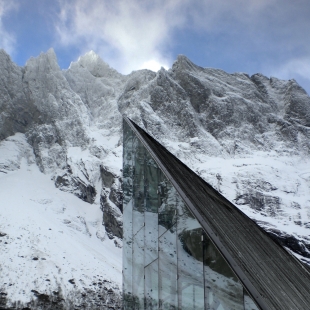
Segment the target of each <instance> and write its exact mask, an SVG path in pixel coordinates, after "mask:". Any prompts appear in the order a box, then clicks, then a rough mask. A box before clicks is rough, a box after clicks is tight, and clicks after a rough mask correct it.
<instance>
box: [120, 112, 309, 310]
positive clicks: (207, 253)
mask: <svg viewBox="0 0 310 310" xmlns="http://www.w3.org/2000/svg"><path fill="white" fill-rule="evenodd" d="M123 156H124V169H123V173H124V179H123V183H124V185H123V191H124V255H123V257H124V258H123V261H124V265H123V275H124V284H123V285H124V287H123V292H124V308H125V309H225V310H226V309H258V308H260V309H268V310H269V309H276V310H279V309H281V310H282V309H302V310H304V309H310V306H309V301H310V273H309V271H308V270H307V269H306V268H305V267H304V266H303V265H302V264H301V263H300V262H299V261H298V260H297V259H296V258H295V257H294V256H292V255H291V254H290V253H288V252H287V251H286V250H285V249H284V248H283V247H281V246H280V245H279V244H278V243H276V242H275V241H274V240H272V239H271V238H270V236H269V235H268V234H267V233H266V232H265V231H264V230H263V229H262V228H260V227H259V226H258V225H257V224H256V223H255V222H254V221H253V220H251V219H250V218H249V217H247V216H246V215H245V214H244V213H243V212H241V211H240V210H239V209H238V208H236V207H235V206H234V205H233V204H232V203H231V202H229V201H228V200H227V199H226V198H225V197H223V196H222V195H221V194H220V193H219V192H217V191H216V190H215V189H213V188H212V187H211V186H210V185H209V184H208V183H206V182H205V181H204V180H202V179H201V178H200V177H199V176H198V175H196V174H195V173H194V172H193V171H192V170H190V169H189V168H188V167H187V166H185V165H184V164H183V163H182V162H181V161H180V160H178V159H177V158H176V157H175V156H174V155H172V154H171V153H170V152H169V151H167V150H166V149H165V148H164V147H163V146H162V145H161V144H159V143H158V142H157V141H156V140H155V139H153V138H152V137H151V136H150V135H149V134H147V133H146V132H145V131H144V130H142V129H141V128H140V127H139V126H137V125H136V124H135V123H134V122H132V121H131V120H129V119H128V118H126V117H124V155H123ZM253 300H254V301H255V303H254V302H253Z"/></svg>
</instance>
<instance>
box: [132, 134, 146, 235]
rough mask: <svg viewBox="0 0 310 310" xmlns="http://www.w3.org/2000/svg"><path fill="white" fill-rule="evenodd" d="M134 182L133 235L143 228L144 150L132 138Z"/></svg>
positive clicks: (135, 138) (135, 139)
mask: <svg viewBox="0 0 310 310" xmlns="http://www.w3.org/2000/svg"><path fill="white" fill-rule="evenodd" d="M133 149H134V164H135V165H134V182H133V200H134V202H133V234H134V235H135V234H136V233H137V232H138V230H140V229H141V227H143V226H144V205H145V201H144V167H145V148H144V146H143V144H142V143H141V142H140V140H139V139H138V138H137V137H136V136H135V137H134V138H133Z"/></svg>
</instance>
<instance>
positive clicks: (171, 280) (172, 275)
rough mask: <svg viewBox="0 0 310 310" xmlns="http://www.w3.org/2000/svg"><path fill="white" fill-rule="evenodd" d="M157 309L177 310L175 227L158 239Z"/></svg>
mask: <svg viewBox="0 0 310 310" xmlns="http://www.w3.org/2000/svg"><path fill="white" fill-rule="evenodd" d="M159 309H169V310H170V309H177V249H176V225H174V226H172V227H171V228H170V229H169V230H167V231H166V232H165V233H164V234H163V235H162V236H161V237H160V238H159Z"/></svg>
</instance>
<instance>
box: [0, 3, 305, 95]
mask: <svg viewBox="0 0 310 310" xmlns="http://www.w3.org/2000/svg"><path fill="white" fill-rule="evenodd" d="M309 16H310V1H309V0H294V1H291V0H156V1H151V0H130V1H129V0H113V1H111V0H0V48H3V49H4V50H5V51H6V52H7V53H8V54H9V55H10V56H11V58H12V60H13V61H14V62H16V63H17V64H18V65H20V66H24V65H25V63H26V61H27V60H28V59H29V58H30V57H36V56H38V55H39V54H40V53H41V52H46V51H47V50H48V49H49V48H53V49H54V50H55V52H56V55H57V58H58V62H59V65H60V67H61V68H62V69H66V68H68V67H69V65H70V63H71V62H72V61H76V60H77V59H78V57H79V56H81V55H84V54H85V53H86V52H88V51H90V50H93V51H94V52H96V53H97V54H99V55H100V57H101V58H102V59H103V60H104V61H105V62H107V63H108V64H109V65H110V66H111V67H113V68H115V69H116V70H118V71H119V72H121V73H123V74H128V73H130V72H131V71H133V70H138V69H142V68H147V69H151V70H153V71H157V70H158V69H160V67H164V68H166V69H168V68H170V67H171V66H172V64H173V62H174V61H175V60H176V58H177V55H179V54H183V55H186V56H187V57H188V58H189V59H190V60H191V61H193V62H194V63H195V64H197V65H199V66H202V67H209V68H219V69H222V70H224V71H226V72H229V73H233V72H246V73H248V74H250V75H252V74H255V73H258V72H259V73H262V74H264V75H266V76H268V77H270V76H273V77H277V78H280V79H286V80H288V79H295V80H296V81H297V82H298V83H299V84H300V85H301V86H302V87H303V88H304V89H305V90H306V91H307V92H308V94H310V35H309V32H310V17H309Z"/></svg>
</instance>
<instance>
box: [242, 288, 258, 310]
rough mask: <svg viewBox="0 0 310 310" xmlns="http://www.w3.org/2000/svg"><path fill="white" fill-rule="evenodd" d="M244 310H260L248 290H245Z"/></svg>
mask: <svg viewBox="0 0 310 310" xmlns="http://www.w3.org/2000/svg"><path fill="white" fill-rule="evenodd" d="M244 310H259V308H258V307H257V306H256V304H255V302H254V300H253V299H252V298H251V297H250V296H249V295H248V293H247V292H246V290H244Z"/></svg>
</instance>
